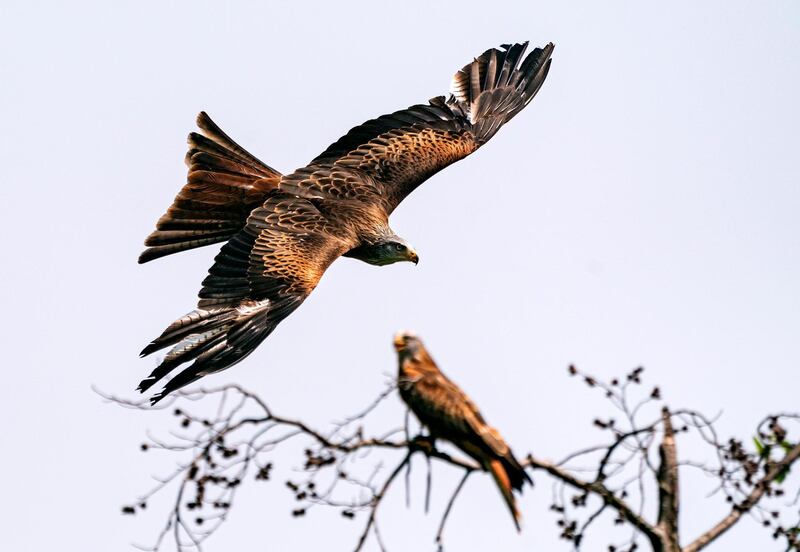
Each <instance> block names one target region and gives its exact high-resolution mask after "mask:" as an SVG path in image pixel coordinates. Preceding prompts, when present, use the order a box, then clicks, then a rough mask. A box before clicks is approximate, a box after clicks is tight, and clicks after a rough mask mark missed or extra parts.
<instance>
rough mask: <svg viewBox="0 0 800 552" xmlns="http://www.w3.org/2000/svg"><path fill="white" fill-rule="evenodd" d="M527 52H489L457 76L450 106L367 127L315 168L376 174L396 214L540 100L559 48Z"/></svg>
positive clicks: (414, 110)
mask: <svg viewBox="0 0 800 552" xmlns="http://www.w3.org/2000/svg"><path fill="white" fill-rule="evenodd" d="M527 44H528V43H527V42H526V43H523V44H514V45H513V46H508V45H504V46H502V47H501V48H502V50H497V49H494V48H493V49H491V50H487V51H486V52H484V53H483V54H482V55H481V56H480V57H478V58H477V59H476V60H474V61H473V62H472V63H471V64H469V65H466V66H465V67H464V68H463V69H461V70H460V71H458V72H457V73H456V75H455V77H453V83H452V87H451V95H450V97H449V98H447V99H445V98H444V97H443V96H439V97H436V98H433V99H431V100H430V102H429V103H428V104H427V105H414V106H411V107H409V108H408V109H404V110H401V111H397V112H395V113H392V114H390V115H383V116H381V117H378V118H377V119H372V120H370V121H367V122H366V123H364V124H362V125H359V126H357V127H355V128H353V129H352V130H350V132H348V133H347V134H346V135H344V136H342V137H341V138H340V139H339V140H337V141H336V142H334V143H333V144H331V145H330V146H329V147H328V149H326V150H325V151H324V152H323V153H322V154H320V155H319V156H318V157H317V158H316V159H314V161H312V163H317V164H323V163H328V164H336V165H341V166H345V167H349V168H353V169H357V170H360V171H362V172H365V173H367V174H369V175H370V176H371V177H373V178H374V179H375V180H377V181H378V182H380V183H382V185H383V186H384V198H385V199H384V207H385V209H386V211H387V212H389V213H390V212H391V211H393V210H394V209H395V208H396V207H397V205H398V204H399V203H400V202H401V201H402V200H403V199H404V198H405V197H406V196H408V194H410V193H411V192H412V191H414V189H415V188H416V187H417V186H419V185H420V184H422V182H424V181H425V180H426V179H428V178H429V177H430V176H432V175H433V174H435V173H436V172H438V171H440V170H442V169H443V168H445V167H446V166H448V165H450V164H451V163H454V162H456V161H458V160H459V159H462V158H464V157H466V156H467V155H469V154H470V153H472V152H473V151H475V150H476V149H478V148H479V147H480V146H481V145H483V144H485V143H486V142H487V141H488V140H489V139H490V138H491V137H492V136H494V135H495V133H497V131H498V130H499V129H500V127H501V126H503V125H504V124H505V123H506V122H508V121H509V120H511V118H513V117H514V115H516V114H517V113H519V112H520V111H521V110H522V109H523V108H524V107H525V106H526V105H528V103H529V102H530V101H531V100H532V99H533V97H534V96H535V95H536V93H537V92H538V91H539V88H540V87H541V86H542V83H543V82H544V80H545V78H546V77H547V72H548V70H549V69H550V56H551V54H552V52H553V44H548V45H547V46H545V47H544V48H536V49H535V50H534V51H533V52H531V53H530V54H529V55H528V56H527V57H526V58H524V60H523V55H524V53H525V50H526V48H527ZM520 62H521V63H520Z"/></svg>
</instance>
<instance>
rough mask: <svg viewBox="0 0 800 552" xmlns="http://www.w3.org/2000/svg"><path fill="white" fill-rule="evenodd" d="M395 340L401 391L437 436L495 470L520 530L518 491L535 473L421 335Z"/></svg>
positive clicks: (415, 411) (403, 396)
mask: <svg viewBox="0 0 800 552" xmlns="http://www.w3.org/2000/svg"><path fill="white" fill-rule="evenodd" d="M394 346H395V349H396V350H397V356H398V360H399V365H400V366H399V370H398V373H397V387H398V390H399V391H400V397H401V398H402V399H403V401H404V402H405V403H406V404H407V405H408V407H409V408H410V409H411V411H412V412H413V413H414V415H415V416H416V417H417V418H418V419H419V421H420V422H421V423H422V424H423V425H424V426H426V427H427V428H428V431H430V436H431V438H432V439H434V440H435V439H444V440H446V441H450V442H451V443H453V444H454V445H455V446H456V447H458V448H459V449H461V450H462V451H464V452H465V453H466V454H468V455H469V456H471V457H472V458H474V459H475V461H476V462H478V464H480V466H481V467H482V468H483V469H484V470H486V471H488V472H489V473H491V474H492V478H494V480H495V483H497V487H498V488H499V489H500V494H501V495H503V500H505V503H506V505H507V506H508V509H509V510H510V511H511V515H512V516H513V518H514V525H515V526H516V528H517V531H519V520H520V514H519V510H517V503H516V500H515V499H514V491H515V490H516V491H522V487H523V485H524V484H525V483H530V484H531V485H532V484H533V481H531V478H530V476H529V475H528V474H527V472H526V471H525V469H524V468H523V467H522V466H521V465H520V463H519V462H518V461H517V459H516V458H514V454H513V453H512V452H511V449H510V448H509V446H508V445H507V444H506V442H505V441H504V440H503V438H502V437H501V436H500V434H499V433H498V432H497V430H496V429H495V428H493V427H491V426H490V425H489V424H487V423H486V420H484V419H483V416H481V413H480V411H479V410H478V407H477V406H475V403H473V402H472V401H471V400H470V398H469V397H468V396H467V395H466V394H465V393H464V392H463V391H462V390H461V388H460V387H458V385H456V384H455V383H453V382H452V381H450V379H449V378H448V377H447V376H445V375H444V374H443V373H442V371H441V370H439V367H438V366H437V365H436V363H435V362H434V361H433V359H432V358H431V356H430V354H428V351H427V350H426V349H425V346H424V345H423V344H422V341H420V339H419V338H418V337H416V336H414V335H413V334H410V333H405V332H401V333H398V334H397V335H395V338H394Z"/></svg>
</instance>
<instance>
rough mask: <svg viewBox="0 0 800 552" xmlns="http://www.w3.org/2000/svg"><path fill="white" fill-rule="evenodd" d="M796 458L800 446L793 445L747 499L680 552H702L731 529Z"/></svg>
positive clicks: (798, 454) (798, 456)
mask: <svg viewBox="0 0 800 552" xmlns="http://www.w3.org/2000/svg"><path fill="white" fill-rule="evenodd" d="M798 458H800V444H798V445H795V446H794V447H793V448H792V449H791V450H789V452H787V453H786V456H784V457H783V459H781V460H780V461H779V462H776V463H775V464H773V465H772V467H770V468H769V470H767V473H766V475H764V477H762V478H761V480H760V481H759V482H758V483H756V485H755V488H754V489H753V490H752V491H751V492H750V494H749V495H747V498H745V499H744V501H743V502H742V503H741V504H736V505H735V506H734V507H733V508H732V509H731V512H730V513H729V514H728V515H727V516H725V517H724V518H723V519H722V520H721V521H720V522H719V523H717V524H716V525H715V526H714V527H712V528H711V529H709V530H708V531H706V532H705V533H703V534H702V535H700V536H699V537H698V538H697V539H696V540H695V541H694V542H692V543H691V544H689V545H688V546H686V547H685V548H684V549H683V551H682V552H697V551H698V550H702V549H703V548H705V547H706V546H708V545H709V544H710V543H711V542H713V541H714V540H715V539H716V538H717V537H719V536H720V535H722V534H723V533H724V532H725V531H727V530H728V529H730V528H731V527H733V526H734V525H735V524H736V522H737V521H739V518H741V517H742V515H744V514H746V513H747V512H749V511H750V510H751V509H752V508H753V507H754V506H755V505H756V504H758V501H759V500H761V498H762V497H763V496H764V493H766V492H767V490H768V489H769V486H770V484H771V483H772V482H773V481H775V479H776V478H777V477H778V476H779V475H780V474H782V473H784V470H785V469H786V468H788V467H789V466H791V465H792V464H793V463H794V462H795V461H797V459H798Z"/></svg>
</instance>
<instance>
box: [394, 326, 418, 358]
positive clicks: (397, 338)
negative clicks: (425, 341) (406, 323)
mask: <svg viewBox="0 0 800 552" xmlns="http://www.w3.org/2000/svg"><path fill="white" fill-rule="evenodd" d="M421 347H422V341H420V339H419V338H418V337H417V336H416V335H414V334H413V333H411V332H407V331H401V332H397V333H396V334H394V349H395V351H397V352H398V353H400V352H402V351H408V352H410V353H412V354H413V353H414V351H417V350H419V349H420V348H421Z"/></svg>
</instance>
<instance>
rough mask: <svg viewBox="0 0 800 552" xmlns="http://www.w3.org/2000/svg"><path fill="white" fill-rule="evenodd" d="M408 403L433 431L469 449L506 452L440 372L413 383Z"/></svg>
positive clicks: (497, 438)
mask: <svg viewBox="0 0 800 552" xmlns="http://www.w3.org/2000/svg"><path fill="white" fill-rule="evenodd" d="M409 398H410V400H411V401H412V402H413V403H414V404H413V405H411V404H409V406H411V407H412V409H413V410H414V412H415V413H417V414H418V417H419V418H420V421H421V422H422V423H423V424H425V425H426V426H428V428H429V429H430V430H431V432H432V434H433V435H436V436H440V437H442V438H444V439H447V440H448V441H451V442H453V443H455V444H456V445H458V446H459V447H461V448H465V449H471V450H472V451H475V452H477V451H489V452H491V453H492V454H494V455H497V456H505V455H507V454H508V450H509V449H508V445H507V444H506V443H505V441H503V438H502V437H500V435H499V434H498V433H497V431H495V430H494V429H493V428H492V427H491V426H489V424H487V423H486V421H485V420H484V419H483V416H481V413H480V411H479V410H478V407H477V406H475V403H473V402H472V400H471V399H470V398H469V397H468V396H467V395H466V393H464V392H463V391H462V390H461V389H460V388H459V387H458V386H457V385H455V384H454V383H453V382H451V381H450V380H448V379H447V377H445V376H444V374H442V373H441V372H440V373H438V374H426V375H424V376H422V377H420V378H419V379H418V380H417V381H416V382H415V383H414V385H413V391H412V392H411V393H410V394H409Z"/></svg>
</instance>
